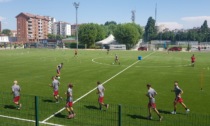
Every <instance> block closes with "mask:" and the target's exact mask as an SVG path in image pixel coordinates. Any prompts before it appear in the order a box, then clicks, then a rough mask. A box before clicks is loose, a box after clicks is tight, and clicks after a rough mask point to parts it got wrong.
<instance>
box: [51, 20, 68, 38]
mask: <svg viewBox="0 0 210 126" xmlns="http://www.w3.org/2000/svg"><path fill="white" fill-rule="evenodd" d="M52 29H53V34H55V35H61V36H64V37H66V36H71V25H70V24H69V23H67V22H62V21H59V22H54V23H53V28H52Z"/></svg>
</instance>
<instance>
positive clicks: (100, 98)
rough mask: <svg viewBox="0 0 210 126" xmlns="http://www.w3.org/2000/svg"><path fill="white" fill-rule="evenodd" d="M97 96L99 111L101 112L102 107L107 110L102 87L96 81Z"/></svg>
mask: <svg viewBox="0 0 210 126" xmlns="http://www.w3.org/2000/svg"><path fill="white" fill-rule="evenodd" d="M97 85H98V86H97V94H99V97H98V103H99V109H100V110H102V106H105V107H106V108H107V109H108V108H109V104H105V103H104V91H105V88H104V86H103V85H102V84H101V83H100V82H99V81H98V82H97Z"/></svg>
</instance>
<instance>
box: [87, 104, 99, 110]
mask: <svg viewBox="0 0 210 126" xmlns="http://www.w3.org/2000/svg"><path fill="white" fill-rule="evenodd" d="M84 106H85V107H86V108H87V109H95V110H99V108H98V107H96V106H93V105H84Z"/></svg>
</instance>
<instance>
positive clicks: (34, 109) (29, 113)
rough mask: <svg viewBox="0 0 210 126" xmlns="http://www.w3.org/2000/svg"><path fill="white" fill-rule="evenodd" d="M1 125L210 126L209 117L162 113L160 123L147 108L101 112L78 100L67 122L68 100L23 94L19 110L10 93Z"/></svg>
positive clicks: (4, 96)
mask: <svg viewBox="0 0 210 126" xmlns="http://www.w3.org/2000/svg"><path fill="white" fill-rule="evenodd" d="M0 97H1V99H0V122H1V123H0V125H2V126H34V125H36V126H38V125H40V126H45V125H46V126H53V125H54V126H59V125H60V126H62V125H65V126H210V115H208V114H195V113H189V114H185V113H177V114H176V115H171V114H170V111H168V110H165V109H164V110H161V109H160V110H159V111H160V113H161V115H162V116H163V117H164V118H163V120H162V121H161V122H159V120H158V119H159V118H158V116H157V115H156V114H155V113H152V114H153V119H152V120H148V119H147V114H148V113H147V108H146V107H141V106H134V105H133V106H132V105H119V104H110V107H109V109H106V108H103V110H99V109H98V108H99V107H98V103H97V101H96V102H89V101H85V100H84V101H83V100H82V101H78V102H77V103H75V104H74V106H73V107H74V111H75V113H76V116H75V118H73V119H67V114H68V113H67V111H66V110H65V100H63V101H60V103H55V101H54V99H53V98H52V97H36V96H30V95H21V103H22V108H21V110H17V109H16V108H15V106H14V104H13V101H12V95H11V94H10V93H0Z"/></svg>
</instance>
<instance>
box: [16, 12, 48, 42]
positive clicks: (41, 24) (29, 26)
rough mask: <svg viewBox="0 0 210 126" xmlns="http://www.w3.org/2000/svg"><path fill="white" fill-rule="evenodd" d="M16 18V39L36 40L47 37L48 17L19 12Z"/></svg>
mask: <svg viewBox="0 0 210 126" xmlns="http://www.w3.org/2000/svg"><path fill="white" fill-rule="evenodd" d="M16 18H17V41H18V42H23V43H25V42H37V41H40V40H45V39H47V38H48V37H47V35H48V31H49V19H48V18H47V17H46V16H39V15H34V14H29V13H20V14H19V15H17V16H16Z"/></svg>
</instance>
